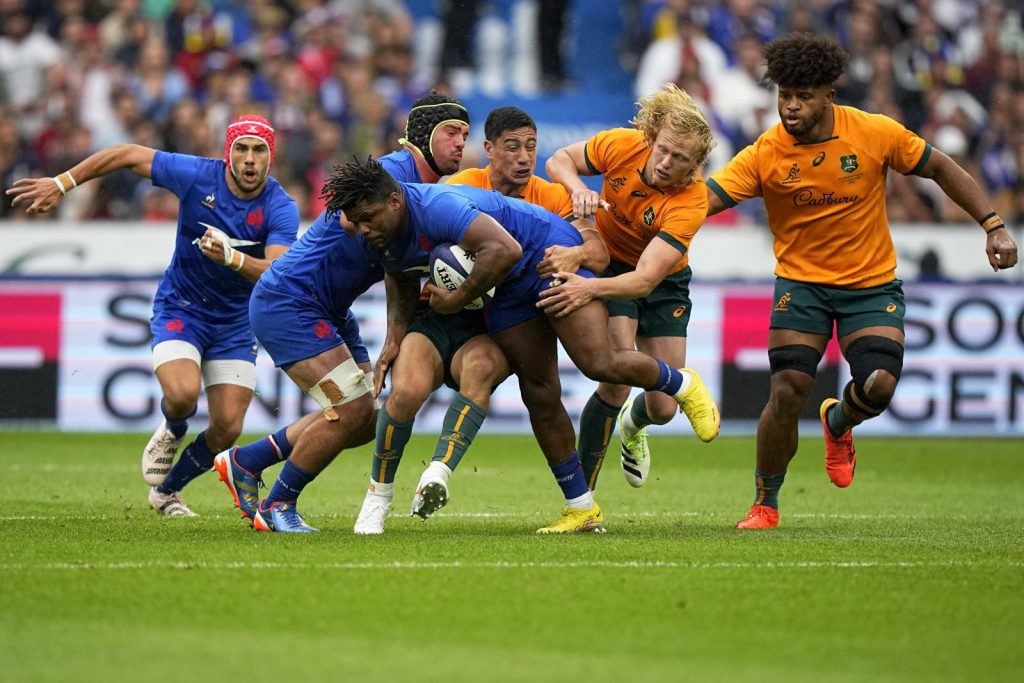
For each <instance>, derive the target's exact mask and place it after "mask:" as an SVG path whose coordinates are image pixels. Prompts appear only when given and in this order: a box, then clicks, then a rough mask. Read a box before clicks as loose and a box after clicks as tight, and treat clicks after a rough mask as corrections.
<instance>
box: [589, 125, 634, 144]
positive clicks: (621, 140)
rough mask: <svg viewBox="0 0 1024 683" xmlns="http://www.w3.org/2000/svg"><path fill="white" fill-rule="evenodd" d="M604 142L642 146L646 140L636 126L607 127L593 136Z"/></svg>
mask: <svg viewBox="0 0 1024 683" xmlns="http://www.w3.org/2000/svg"><path fill="white" fill-rule="evenodd" d="M594 138H595V139H598V140H601V141H602V142H604V143H606V144H611V145H616V146H622V147H644V146H646V144H647V141H646V140H645V139H644V134H643V133H642V132H640V131H639V130H637V129H636V128H609V129H607V130H603V131H601V132H600V133H598V134H597V135H595V136H594Z"/></svg>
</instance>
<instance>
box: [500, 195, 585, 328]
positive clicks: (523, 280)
mask: <svg viewBox="0 0 1024 683" xmlns="http://www.w3.org/2000/svg"><path fill="white" fill-rule="evenodd" d="M582 243H583V237H582V236H580V232H579V230H577V229H576V228H574V227H573V226H572V225H570V224H569V223H568V222H567V221H565V220H564V219H562V218H559V217H558V216H555V215H553V214H552V216H551V221H550V228H549V229H548V236H547V240H546V242H545V244H544V247H543V248H541V249H538V250H537V251H536V252H535V253H534V254H533V256H532V258H531V259H530V260H529V261H528V262H527V264H526V267H525V268H524V269H523V271H522V273H520V274H519V275H518V276H515V277H513V278H512V279H511V280H506V281H504V282H502V283H500V284H499V285H498V286H497V288H496V289H495V290H494V298H493V299H491V301H490V302H489V303H488V304H487V305H486V306H485V307H484V321H485V322H486V323H487V333H488V334H494V333H496V332H501V331H502V330H507V329H508V328H510V327H514V326H515V325H518V324H519V323H523V322H526V321H527V320H529V319H531V318H533V317H535V316H537V315H540V314H541V312H542V311H541V309H539V308H537V302H538V301H539V300H540V292H543V291H544V290H545V289H548V288H549V287H551V281H552V278H549V277H544V278H542V277H541V276H540V274H539V273H537V264H538V263H540V262H541V260H542V259H543V258H544V249H545V248H547V247H551V246H556V245H557V246H563V247H577V246H579V245H580V244H582ZM576 274H577V275H579V276H580V277H594V274H593V273H591V272H590V271H589V270H587V269H586V268H580V269H579V270H578V271H576Z"/></svg>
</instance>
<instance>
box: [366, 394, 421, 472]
mask: <svg viewBox="0 0 1024 683" xmlns="http://www.w3.org/2000/svg"><path fill="white" fill-rule="evenodd" d="M412 423H413V420H409V421H408V422H395V420H393V419H392V418H391V416H390V415H388V407H387V406H386V405H385V406H384V407H383V408H381V410H380V412H379V413H378V414H377V442H376V444H374V447H373V469H372V470H371V471H370V478H371V479H373V480H374V481H376V482H380V483H381V484H390V483H392V482H394V481H395V472H397V471H398V463H399V462H400V461H401V460H402V452H403V451H405V444H407V443H409V437H410V436H412Z"/></svg>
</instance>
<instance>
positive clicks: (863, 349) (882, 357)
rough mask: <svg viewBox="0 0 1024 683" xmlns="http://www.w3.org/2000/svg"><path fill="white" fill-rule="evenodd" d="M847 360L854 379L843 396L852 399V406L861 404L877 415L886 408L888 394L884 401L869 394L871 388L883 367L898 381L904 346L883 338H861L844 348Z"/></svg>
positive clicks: (870, 336)
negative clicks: (853, 399)
mask: <svg viewBox="0 0 1024 683" xmlns="http://www.w3.org/2000/svg"><path fill="white" fill-rule="evenodd" d="M846 360H847V362H848V363H849V364H850V376H851V377H852V378H853V379H852V380H851V381H850V383H849V384H847V385H846V388H845V389H844V391H843V394H844V398H846V400H848V401H849V400H851V399H852V398H855V399H856V400H855V401H854V402H853V404H854V405H858V404H860V406H861V407H864V408H868V409H870V412H873V413H874V414H876V415H877V414H878V413H881V412H882V411H883V410H885V409H886V407H888V405H889V401H890V399H891V397H889V398H886V399H885V400H883V401H879V400H873V399H872V398H871V396H870V394H871V387H872V385H873V384H874V382H875V379H876V378H877V377H878V374H877V373H878V371H879V370H884V371H885V372H887V373H889V374H890V375H892V376H893V377H894V378H895V379H896V380H897V381H899V379H900V375H901V374H902V372H903V345H902V344H900V343H899V342H897V341H893V340H892V339H888V338H886V337H878V336H875V335H868V336H865V337H860V338H859V339H856V340H854V341H853V342H851V343H850V345H849V346H848V347H846Z"/></svg>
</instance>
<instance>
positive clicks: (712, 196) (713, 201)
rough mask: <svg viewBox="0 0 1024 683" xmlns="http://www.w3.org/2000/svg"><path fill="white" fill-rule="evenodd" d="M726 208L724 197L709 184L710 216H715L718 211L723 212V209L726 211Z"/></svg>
mask: <svg viewBox="0 0 1024 683" xmlns="http://www.w3.org/2000/svg"><path fill="white" fill-rule="evenodd" d="M726 208H727V207H726V206H725V202H723V201H722V198H721V197H719V196H718V195H717V194H716V193H715V191H714V190H712V189H711V186H710V185H709V186H708V214H707V215H708V216H714V215H715V214H716V213H721V212H722V211H725V209H726Z"/></svg>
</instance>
